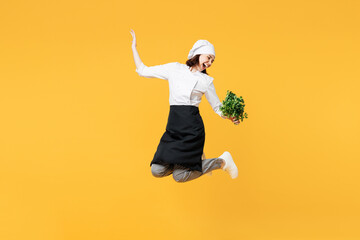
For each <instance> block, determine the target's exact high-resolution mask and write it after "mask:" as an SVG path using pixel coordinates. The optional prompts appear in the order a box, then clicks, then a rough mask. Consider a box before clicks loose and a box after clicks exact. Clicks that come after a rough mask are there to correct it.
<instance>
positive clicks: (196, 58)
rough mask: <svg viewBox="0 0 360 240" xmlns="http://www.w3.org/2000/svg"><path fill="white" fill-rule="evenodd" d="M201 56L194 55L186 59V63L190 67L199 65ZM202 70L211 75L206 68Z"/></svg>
mask: <svg viewBox="0 0 360 240" xmlns="http://www.w3.org/2000/svg"><path fill="white" fill-rule="evenodd" d="M199 58H200V54H197V55H195V56H194V57H192V58H190V59H189V60H187V61H186V65H188V66H189V67H192V66H195V65H198V64H199ZM201 72H202V73H205V74H207V75H209V74H208V73H207V72H206V69H204V70H203V71H201Z"/></svg>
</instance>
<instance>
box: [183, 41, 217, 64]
mask: <svg viewBox="0 0 360 240" xmlns="http://www.w3.org/2000/svg"><path fill="white" fill-rule="evenodd" d="M197 54H213V55H214V56H215V48H214V46H213V45H212V44H211V43H210V42H209V41H207V40H197V41H196V43H195V44H194V46H193V47H192V49H191V50H190V52H189V55H188V59H190V58H192V57H194V56H195V55H197Z"/></svg>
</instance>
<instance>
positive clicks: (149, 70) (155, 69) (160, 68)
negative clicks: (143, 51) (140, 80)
mask: <svg viewBox="0 0 360 240" xmlns="http://www.w3.org/2000/svg"><path fill="white" fill-rule="evenodd" d="M173 65H174V63H166V64H161V65H156V66H151V67H148V66H145V64H144V63H141V65H140V67H139V68H138V69H136V70H135V71H136V72H137V73H138V74H139V75H140V76H141V77H147V78H160V79H165V80H168V79H169V76H170V72H171V68H172V66H173Z"/></svg>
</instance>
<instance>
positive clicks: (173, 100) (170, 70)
mask: <svg viewBox="0 0 360 240" xmlns="http://www.w3.org/2000/svg"><path fill="white" fill-rule="evenodd" d="M136 72H137V73H138V74H139V75H140V76H142V77H147V78H160V79H165V80H168V82H169V92H170V96H169V102H170V105H192V106H196V107H199V104H200V102H201V98H202V96H203V94H205V97H206V99H207V100H208V102H209V103H210V105H211V107H212V108H213V110H214V111H215V112H216V113H217V114H218V115H219V116H221V111H220V107H221V106H222V103H221V102H220V100H219V97H218V96H217V95H216V91H215V87H214V83H213V80H214V78H213V77H210V76H209V75H207V74H205V73H202V72H199V71H197V72H191V71H190V67H189V66H187V65H186V64H182V63H179V62H171V63H166V64H162V65H156V66H151V67H147V66H145V65H144V63H141V65H140V67H139V69H136Z"/></svg>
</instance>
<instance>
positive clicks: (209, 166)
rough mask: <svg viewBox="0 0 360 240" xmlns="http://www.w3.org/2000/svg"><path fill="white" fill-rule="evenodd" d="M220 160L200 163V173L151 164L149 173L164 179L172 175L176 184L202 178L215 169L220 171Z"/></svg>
mask: <svg viewBox="0 0 360 240" xmlns="http://www.w3.org/2000/svg"><path fill="white" fill-rule="evenodd" d="M221 163H222V159H221V158H209V159H204V160H203V161H202V172H199V171H191V170H189V169H188V168H185V167H183V166H180V165H175V166H173V167H171V166H170V165H160V164H152V165H151V173H152V175H153V176H154V177H166V176H169V175H170V174H173V178H174V180H175V181H176V182H188V181H190V180H193V179H195V178H198V177H200V176H202V175H203V174H206V173H208V172H211V171H212V170H215V169H221Z"/></svg>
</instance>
